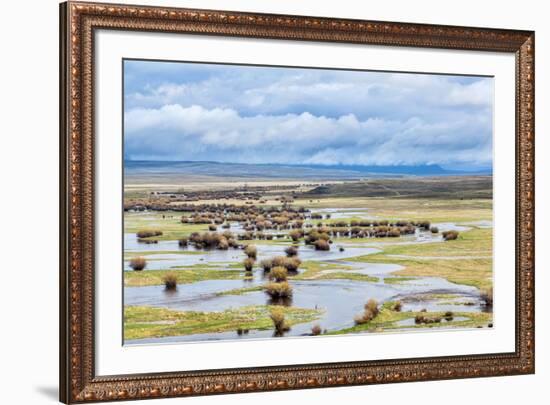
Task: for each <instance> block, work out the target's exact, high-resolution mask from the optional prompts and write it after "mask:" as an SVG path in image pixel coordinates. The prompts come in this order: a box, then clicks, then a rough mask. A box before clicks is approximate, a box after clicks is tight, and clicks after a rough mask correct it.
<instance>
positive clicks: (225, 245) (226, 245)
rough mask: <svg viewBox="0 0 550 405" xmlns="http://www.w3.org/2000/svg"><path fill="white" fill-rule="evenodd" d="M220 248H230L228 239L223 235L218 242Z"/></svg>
mask: <svg viewBox="0 0 550 405" xmlns="http://www.w3.org/2000/svg"><path fill="white" fill-rule="evenodd" d="M218 249H220V250H227V249H229V242H228V241H227V239H226V238H225V237H223V236H222V238H220V241H219V242H218Z"/></svg>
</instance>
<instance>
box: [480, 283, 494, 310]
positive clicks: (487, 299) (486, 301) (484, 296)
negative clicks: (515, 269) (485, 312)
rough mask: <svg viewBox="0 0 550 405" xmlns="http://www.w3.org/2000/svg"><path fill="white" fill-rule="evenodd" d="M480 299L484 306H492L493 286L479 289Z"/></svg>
mask: <svg viewBox="0 0 550 405" xmlns="http://www.w3.org/2000/svg"><path fill="white" fill-rule="evenodd" d="M481 300H482V301H483V305H485V306H486V307H488V308H491V307H492V306H493V287H490V288H487V289H485V290H482V291H481Z"/></svg>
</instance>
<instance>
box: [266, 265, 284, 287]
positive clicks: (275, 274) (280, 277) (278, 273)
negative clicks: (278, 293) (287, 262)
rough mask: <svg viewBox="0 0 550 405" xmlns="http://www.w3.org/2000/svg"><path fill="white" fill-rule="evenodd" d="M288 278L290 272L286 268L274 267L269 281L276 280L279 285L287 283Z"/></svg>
mask: <svg viewBox="0 0 550 405" xmlns="http://www.w3.org/2000/svg"><path fill="white" fill-rule="evenodd" d="M287 277H288V270H287V269H286V267H282V266H277V267H273V268H272V269H271V271H270V272H269V279H270V280H275V281H276V282H278V283H280V282H281V281H286V279H287Z"/></svg>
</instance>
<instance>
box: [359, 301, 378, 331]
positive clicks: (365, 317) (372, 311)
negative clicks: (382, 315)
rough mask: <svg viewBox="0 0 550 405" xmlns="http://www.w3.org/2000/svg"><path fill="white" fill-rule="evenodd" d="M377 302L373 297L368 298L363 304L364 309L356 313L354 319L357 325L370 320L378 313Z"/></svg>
mask: <svg viewBox="0 0 550 405" xmlns="http://www.w3.org/2000/svg"><path fill="white" fill-rule="evenodd" d="M379 312H380V311H379V309H378V302H377V301H376V300H375V299H372V298H371V299H370V300H368V301H367V303H366V304H365V311H364V312H363V313H362V314H361V315H357V316H355V318H354V321H355V323H356V324H357V325H361V324H363V323H367V322H370V321H372V320H373V319H374V318H376V316H377V315H378V313H379Z"/></svg>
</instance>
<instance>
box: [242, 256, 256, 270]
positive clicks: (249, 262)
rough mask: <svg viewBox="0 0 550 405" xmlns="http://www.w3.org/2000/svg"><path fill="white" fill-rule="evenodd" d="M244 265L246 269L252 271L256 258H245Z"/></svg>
mask: <svg viewBox="0 0 550 405" xmlns="http://www.w3.org/2000/svg"><path fill="white" fill-rule="evenodd" d="M243 265H244V269H245V270H246V271H252V268H253V267H254V259H252V258H251V257H247V258H246V259H244V261H243Z"/></svg>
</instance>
